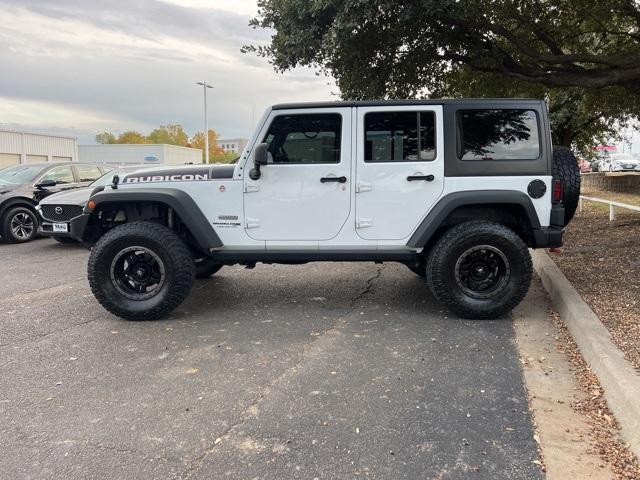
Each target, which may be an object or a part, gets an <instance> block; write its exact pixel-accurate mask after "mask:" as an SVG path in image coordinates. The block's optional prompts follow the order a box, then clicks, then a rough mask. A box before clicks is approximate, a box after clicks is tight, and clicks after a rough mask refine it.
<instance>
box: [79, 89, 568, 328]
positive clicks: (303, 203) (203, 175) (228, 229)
mask: <svg viewBox="0 0 640 480" xmlns="http://www.w3.org/2000/svg"><path fill="white" fill-rule="evenodd" d="M579 182H580V177H579V171H578V166H577V163H576V160H575V157H574V156H573V155H572V154H571V152H570V151H569V150H567V149H553V148H552V145H551V134H550V131H549V121H548V116H547V109H546V105H545V103H544V102H543V101H539V100H511V99H498V100H428V101H423V100H420V101H414V100H406V101H365V102H326V103H309V104H288V105H276V106H274V107H272V108H270V109H268V110H267V112H266V113H265V115H264V116H263V118H262V119H261V120H260V123H259V124H258V127H257V129H256V132H255V133H254V134H253V137H252V138H251V140H250V141H249V143H248V144H247V147H246V149H245V151H244V152H243V153H242V155H241V156H240V158H239V159H238V160H237V162H236V163H235V164H232V165H199V166H193V167H188V166H182V167H176V168H175V170H169V171H168V170H167V169H163V170H162V171H158V172H150V171H148V170H147V171H145V172H144V173H140V172H138V173H135V172H134V173H131V174H127V175H125V176H123V177H122V178H118V177H117V176H116V177H114V180H113V184H112V185H110V186H108V187H106V188H104V187H103V188H102V189H98V191H95V192H94V193H93V194H92V196H91V199H90V200H89V202H88V203H87V205H86V207H85V208H84V211H83V214H82V215H80V216H78V217H76V218H74V219H72V220H71V222H70V224H71V225H70V232H71V235H72V236H73V237H74V238H76V239H77V240H80V241H83V242H85V243H86V244H89V245H92V251H91V256H90V258H89V266H88V276H89V283H90V285H91V289H92V291H93V293H94V294H95V296H96V298H97V299H98V301H99V302H100V303H101V304H102V305H103V306H104V307H105V308H106V309H107V310H109V311H110V312H112V313H114V314H116V315H118V316H120V317H123V318H127V319H131V320H146V319H155V318H159V317H162V316H163V315H166V314H167V313H168V312H170V311H171V310H173V309H174V308H176V307H177V306H178V305H179V304H180V303H181V302H182V301H183V300H184V299H185V297H186V296H187V295H188V294H189V291H190V289H191V286H192V284H193V281H194V277H195V278H198V277H199V278H205V277H208V276H210V275H212V274H213V273H215V272H216V271H217V270H219V269H220V268H221V267H222V266H223V265H234V264H241V265H245V266H247V267H248V268H252V267H253V266H255V264H256V263H257V262H263V263H288V264H297V263H306V262H311V261H373V262H383V261H395V262H401V263H404V264H406V265H407V266H408V267H409V268H410V269H411V270H413V271H414V272H415V273H417V274H418V275H420V276H422V277H424V278H425V279H426V282H427V283H428V285H429V287H430V288H431V290H432V292H433V294H434V295H435V297H436V298H437V299H439V300H440V301H441V302H442V303H443V304H445V305H446V306H447V307H448V308H449V309H451V310H452V311H453V312H454V313H456V314H457V315H459V316H461V317H465V318H478V319H481V318H495V317H499V316H502V315H504V314H506V313H507V312H509V311H510V310H511V309H512V308H513V307H514V306H516V305H517V304H518V303H519V302H520V301H521V300H522V298H523V297H524V296H525V294H526V293H527V290H528V288H529V283H530V280H531V274H532V270H531V259H530V257H529V251H528V247H530V248H543V247H557V246H560V245H561V244H562V232H563V228H564V226H565V225H566V224H567V223H568V221H569V220H570V219H571V217H572V216H573V213H574V211H575V208H576V205H577V199H578V194H579ZM563 200H564V201H563Z"/></svg>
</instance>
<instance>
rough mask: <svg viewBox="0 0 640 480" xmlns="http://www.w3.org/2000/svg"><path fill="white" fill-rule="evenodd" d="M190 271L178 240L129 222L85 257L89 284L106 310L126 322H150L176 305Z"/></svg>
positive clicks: (187, 288) (186, 253) (190, 282)
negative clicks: (87, 258) (86, 258)
mask: <svg viewBox="0 0 640 480" xmlns="http://www.w3.org/2000/svg"><path fill="white" fill-rule="evenodd" d="M194 273H195V267H194V264H193V259H192V257H191V252H190V251H189V248H188V247H187V245H185V243H184V242H183V241H182V239H181V238H180V237H179V236H178V235H177V234H176V233H175V232H174V231H173V230H171V229H169V228H167V227H165V226H164V225H159V224H157V223H151V222H133V223H127V224H124V225H120V226H118V227H115V228H113V229H112V230H109V231H108V232H107V233H106V234H105V235H103V236H102V238H100V240H99V241H98V243H96V244H95V246H94V247H93V249H92V250H91V255H90V256H89V265H88V277H89V285H90V287H91V291H92V292H93V294H94V296H95V297H96V299H97V300H98V302H100V304H102V306H103V307H104V308H106V309H107V310H108V311H110V312H111V313H113V314H114V315H117V316H119V317H122V318H125V319H127V320H155V319H158V318H162V317H164V316H165V315H167V314H168V313H169V312H171V311H172V310H173V309H174V308H176V307H177V306H178V305H180V304H181V303H182V302H183V300H184V299H185V298H186V297H187V295H188V294H189V291H190V290H191V286H192V285H193V278H194Z"/></svg>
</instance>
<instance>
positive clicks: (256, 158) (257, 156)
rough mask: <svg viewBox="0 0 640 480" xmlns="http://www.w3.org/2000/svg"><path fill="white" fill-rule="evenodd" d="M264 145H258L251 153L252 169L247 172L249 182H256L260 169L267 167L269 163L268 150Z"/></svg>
mask: <svg viewBox="0 0 640 480" xmlns="http://www.w3.org/2000/svg"><path fill="white" fill-rule="evenodd" d="M267 147H268V145H267V144H266V143H259V144H258V145H256V148H255V149H254V151H253V165H254V167H253V168H252V169H251V171H250V172H249V178H250V179H251V180H258V179H259V178H260V175H261V174H260V167H261V166H262V165H267V164H268V163H270V162H269V156H270V154H269V150H267Z"/></svg>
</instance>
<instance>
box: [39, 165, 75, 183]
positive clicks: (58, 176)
mask: <svg viewBox="0 0 640 480" xmlns="http://www.w3.org/2000/svg"><path fill="white" fill-rule="evenodd" d="M42 180H55V182H56V183H58V184H64V183H73V182H75V179H74V178H73V172H72V171H71V167H70V166H68V165H64V166H60V167H55V168H52V169H51V170H49V171H48V172H47V173H46V174H45V175H44V177H42V179H41V180H40V181H42Z"/></svg>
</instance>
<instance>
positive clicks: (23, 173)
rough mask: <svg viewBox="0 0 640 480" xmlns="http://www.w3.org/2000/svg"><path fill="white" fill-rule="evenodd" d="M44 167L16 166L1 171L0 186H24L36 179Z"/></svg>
mask: <svg viewBox="0 0 640 480" xmlns="http://www.w3.org/2000/svg"><path fill="white" fill-rule="evenodd" d="M42 168H43V167H36V166H29V165H16V166H14V167H8V168H5V169H3V170H0V185H22V184H23V183H29V182H30V181H31V180H33V179H35V178H36V177H37V176H38V174H39V173H40V172H42Z"/></svg>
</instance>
